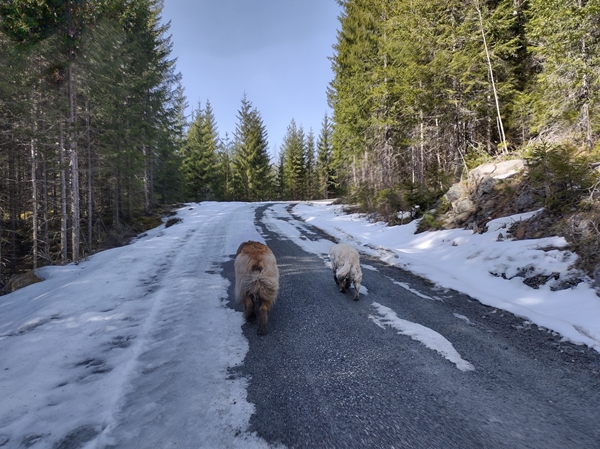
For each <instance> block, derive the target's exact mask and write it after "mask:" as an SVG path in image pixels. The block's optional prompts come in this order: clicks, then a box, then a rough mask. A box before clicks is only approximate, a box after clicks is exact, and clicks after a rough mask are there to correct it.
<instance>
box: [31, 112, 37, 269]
mask: <svg viewBox="0 0 600 449" xmlns="http://www.w3.org/2000/svg"><path fill="white" fill-rule="evenodd" d="M33 116H34V117H33V123H32V125H31V131H32V133H33V135H32V137H31V199H32V202H33V211H32V214H31V220H32V223H31V226H32V227H33V242H32V244H33V269H34V270H36V269H37V267H38V192H37V156H36V145H35V137H34V136H35V131H36V129H35V106H34V113H33Z"/></svg>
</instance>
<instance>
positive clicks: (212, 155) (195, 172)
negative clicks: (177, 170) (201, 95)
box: [182, 101, 219, 201]
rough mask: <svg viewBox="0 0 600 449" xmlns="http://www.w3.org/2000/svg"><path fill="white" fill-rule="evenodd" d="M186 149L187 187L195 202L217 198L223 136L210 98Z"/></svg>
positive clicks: (187, 142) (200, 113) (188, 193)
mask: <svg viewBox="0 0 600 449" xmlns="http://www.w3.org/2000/svg"><path fill="white" fill-rule="evenodd" d="M195 114H196V117H195V119H194V121H193V122H192V124H191V126H190V128H189V130H188V134H187V139H186V145H185V148H184V151H183V154H184V157H183V163H182V167H183V170H184V177H185V188H186V192H187V198H188V199H189V200H191V201H203V200H211V199H215V198H216V194H215V192H216V190H217V186H216V183H217V173H218V167H217V165H218V158H217V151H218V147H219V135H218V133H217V125H216V121H215V117H214V114H213V112H212V107H211V105H210V101H207V102H206V106H205V108H204V109H202V108H201V106H200V105H199V106H198V109H197V110H196V113H195Z"/></svg>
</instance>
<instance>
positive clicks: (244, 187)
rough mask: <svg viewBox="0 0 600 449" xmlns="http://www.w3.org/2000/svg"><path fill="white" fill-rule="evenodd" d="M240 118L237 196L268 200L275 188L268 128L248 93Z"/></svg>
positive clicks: (235, 170) (236, 153)
mask: <svg viewBox="0 0 600 449" xmlns="http://www.w3.org/2000/svg"><path fill="white" fill-rule="evenodd" d="M237 118H238V123H237V125H236V130H235V136H234V137H235V140H234V157H233V174H234V197H235V198H236V199H239V200H244V201H261V200H265V199H268V195H269V193H270V192H271V191H272V190H273V180H272V173H271V167H270V162H269V153H268V146H269V144H268V140H267V130H266V127H265V125H264V123H263V121H262V117H261V116H260V113H259V112H258V110H257V109H256V108H254V107H253V106H252V103H251V102H250V101H249V100H248V99H247V98H246V95H245V94H244V96H243V98H242V105H241V107H240V110H239V111H238V116H237Z"/></svg>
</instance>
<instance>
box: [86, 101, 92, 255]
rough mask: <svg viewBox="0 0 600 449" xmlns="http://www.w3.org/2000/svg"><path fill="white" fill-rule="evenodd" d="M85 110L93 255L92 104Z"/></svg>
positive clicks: (88, 243)
mask: <svg viewBox="0 0 600 449" xmlns="http://www.w3.org/2000/svg"><path fill="white" fill-rule="evenodd" d="M85 109H86V113H87V130H86V137H87V172H88V173H87V176H88V179H87V190H88V191H87V203H88V204H87V209H88V210H87V216H88V217H87V218H88V219H87V226H88V229H87V231H88V235H87V247H88V251H89V252H90V253H91V252H92V237H93V234H92V232H93V224H94V222H93V217H94V195H93V193H92V188H93V176H94V170H93V161H92V137H91V128H92V123H91V114H90V104H89V102H88V101H87V100H86V105H85Z"/></svg>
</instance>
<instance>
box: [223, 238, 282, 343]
mask: <svg viewBox="0 0 600 449" xmlns="http://www.w3.org/2000/svg"><path fill="white" fill-rule="evenodd" d="M234 267H235V297H236V298H237V300H238V301H240V302H241V303H243V304H244V317H245V318H246V320H248V321H249V320H252V319H253V318H254V317H255V316H256V311H255V310H254V309H255V307H257V308H258V309H259V317H258V335H264V334H266V333H267V320H268V314H269V310H271V307H273V303H274V302H275V299H276V298H277V292H278V291H279V269H278V268H277V261H276V260H275V255H274V254H273V252H272V251H271V250H270V249H269V248H268V247H267V245H264V244H262V243H259V242H253V241H252V240H249V241H247V242H244V243H242V244H241V245H240V247H239V248H238V250H237V256H236V258H235V264H234Z"/></svg>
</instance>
